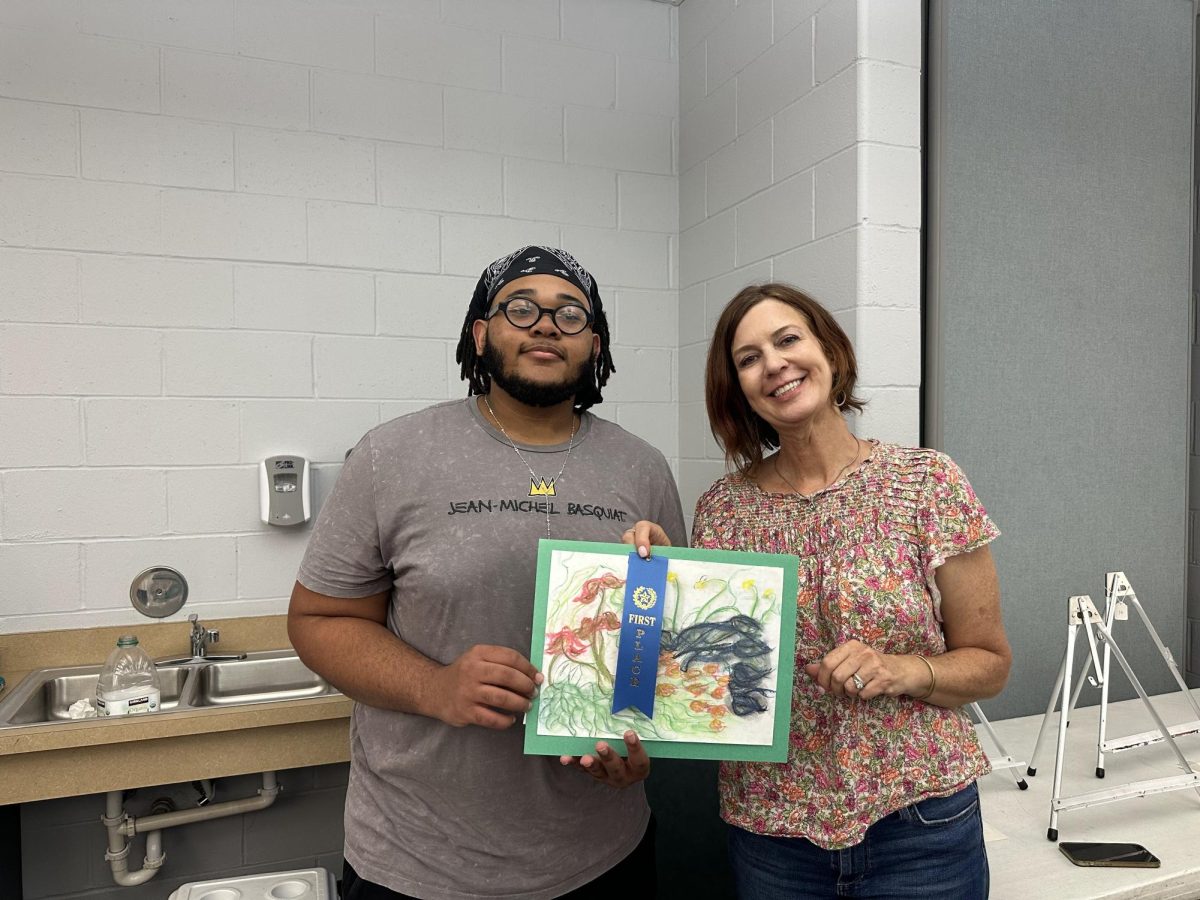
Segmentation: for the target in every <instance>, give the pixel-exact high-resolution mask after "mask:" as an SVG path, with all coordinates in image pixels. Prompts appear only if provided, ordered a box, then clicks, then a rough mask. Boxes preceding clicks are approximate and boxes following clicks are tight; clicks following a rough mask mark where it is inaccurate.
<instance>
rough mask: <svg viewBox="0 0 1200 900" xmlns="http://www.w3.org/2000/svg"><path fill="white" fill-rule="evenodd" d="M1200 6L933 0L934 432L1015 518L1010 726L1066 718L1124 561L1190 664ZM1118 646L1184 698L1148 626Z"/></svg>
mask: <svg viewBox="0 0 1200 900" xmlns="http://www.w3.org/2000/svg"><path fill="white" fill-rule="evenodd" d="M1192 17H1193V8H1192V4H1191V3H1190V2H1185V0H1151V2H1138V3H1129V2H1116V0H1104V2H1096V0H1056V2H1054V3H1046V2H1044V0H954V2H933V3H931V7H930V18H931V23H932V38H931V46H930V53H929V62H930V65H929V68H930V75H929V77H930V79H931V94H930V105H929V117H930V132H931V133H930V141H929V150H930V170H929V178H930V200H931V203H930V209H929V213H930V220H929V223H928V224H929V228H928V247H929V259H928V287H929V291H928V298H927V299H928V304H927V318H928V323H929V342H928V345H927V352H928V357H927V372H926V375H927V389H928V403H927V407H926V422H925V425H926V438H927V442H928V443H930V444H933V445H934V446H939V447H940V448H942V449H945V450H946V451H947V452H948V453H950V455H951V456H953V457H954V458H955V459H956V460H957V461H958V462H959V463H960V464H961V465H962V466H963V468H964V469H965V470H966V472H967V474H968V476H969V477H970V478H971V480H972V483H973V484H974V485H975V488H976V490H977V491H978V493H979V494H980V496H981V497H982V499H983V500H984V502H985V504H986V505H987V506H988V508H989V510H990V511H991V513H992V515H993V517H994V518H995V520H996V522H997V523H998V524H999V526H1000V528H1001V529H1002V530H1003V531H1004V535H1003V537H1002V538H1001V539H1000V540H999V541H997V542H996V544H995V545H994V552H995V555H996V559H997V563H998V565H999V569H1000V574H1001V587H1002V591H1003V595H1004V605H1005V620H1006V624H1007V627H1008V629H1009V634H1010V637H1011V639H1012V643H1013V649H1014V666H1013V675H1012V678H1011V680H1010V682H1009V687H1008V689H1007V690H1006V692H1005V693H1004V694H1003V695H1002V696H1001V697H1000V698H998V699H996V700H994V701H991V702H990V703H989V704H987V706H986V708H987V710H988V712H989V715H993V716H1002V715H1015V714H1027V713H1033V712H1037V711H1039V710H1041V709H1042V708H1043V707H1044V705H1045V702H1046V699H1047V697H1048V694H1049V691H1050V687H1051V685H1052V683H1053V679H1054V674H1055V671H1056V669H1057V666H1058V663H1059V659H1060V657H1061V654H1062V650H1063V645H1064V641H1065V637H1066V619H1065V617H1066V599H1067V597H1068V596H1069V595H1071V594H1077V593H1089V594H1091V595H1092V597H1093V599H1095V600H1096V601H1097V603H1098V604H1100V603H1102V600H1103V588H1104V584H1103V577H1104V573H1105V571H1107V570H1110V569H1124V570H1125V572H1126V573H1127V574H1128V575H1129V577H1130V580H1131V581H1132V583H1133V586H1134V588H1135V589H1136V590H1137V591H1138V596H1139V597H1140V598H1141V600H1142V602H1143V604H1144V605H1145V606H1146V609H1147V611H1148V612H1149V613H1150V615H1151V617H1152V619H1153V620H1154V622H1155V625H1156V627H1157V628H1158V630H1159V633H1160V634H1161V635H1162V637H1163V639H1164V640H1165V641H1166V642H1167V643H1168V646H1170V647H1171V648H1172V649H1173V651H1174V652H1175V653H1176V654H1177V655H1178V656H1179V657H1180V658H1181V659H1182V652H1183V643H1184V641H1183V624H1184V610H1185V602H1186V600H1185V598H1186V571H1187V569H1186V565H1187V518H1186V517H1187V486H1188V447H1189V437H1188V415H1187V409H1188V382H1189V351H1190V335H1189V305H1190V297H1189V286H1190V285H1189V273H1190V266H1191V262H1190V242H1191V218H1190V215H1191V213H1190V210H1191V206H1190V185H1191V177H1192V176H1191V154H1192V115H1191V102H1192V36H1193V31H1192ZM1118 640H1119V641H1120V642H1121V645H1122V647H1123V648H1124V649H1125V650H1126V652H1127V655H1129V656H1130V659H1131V661H1132V663H1133V665H1134V669H1135V670H1136V671H1137V672H1138V673H1139V676H1141V677H1143V678H1144V680H1145V682H1146V683H1147V685H1148V686H1149V687H1150V688H1151V689H1153V690H1169V689H1171V688H1172V687H1173V682H1172V681H1171V679H1170V677H1169V674H1168V673H1167V671H1166V669H1165V667H1164V666H1163V665H1162V662H1161V659H1160V658H1158V657H1157V655H1156V654H1155V653H1154V650H1153V646H1152V644H1151V643H1150V641H1149V640H1148V638H1146V637H1145V632H1144V629H1142V627H1141V625H1140V623H1134V622H1130V623H1127V624H1126V625H1125V626H1124V627H1122V628H1121V629H1120V630H1119V631H1118ZM1114 683H1115V684H1117V685H1119V686H1118V687H1117V688H1116V690H1115V696H1116V697H1117V698H1124V697H1127V696H1133V694H1132V691H1131V690H1130V689H1128V688H1127V686H1126V684H1125V682H1124V679H1123V677H1118V678H1117V679H1116V681H1115V682H1114ZM1095 693H1096V692H1085V694H1084V695H1083V697H1082V698H1081V702H1082V703H1085V704H1086V703H1089V702H1094V699H1095Z"/></svg>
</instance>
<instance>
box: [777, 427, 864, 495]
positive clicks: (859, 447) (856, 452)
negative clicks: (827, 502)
mask: <svg viewBox="0 0 1200 900" xmlns="http://www.w3.org/2000/svg"><path fill="white" fill-rule="evenodd" d="M860 453H862V445H861V444H860V443H859V442H858V438H855V439H854V456H853V458H851V460H850V462H848V463H846V464H845V465H844V466H842V467H841V469H839V470H838V473H837V474H836V475H834V476H833V481H831V482H829V484H827V485H825V487H820V488H817V489H816V490H815V491H813V492H812V493H811V494H806V493H804V491H802V490H800V488H798V487H796V486H795V485H794V484H792V483H791V482H790V481H788V479H787V476H785V475H784V474H783V473H782V472H781V471H779V456H780V454H778V453H776V454H775V456H774V457H773V458H772V459H771V462H772V464H773V467H774V469H775V474H776V475H778V476H779V477H780V479H781V480H782V481H783V483H784V484H786V485H787V486H788V487H790V488H791V489H792V490H793V491H795V492H796V493H797V494H798V495H799V496H800V497H802V498H804V499H805V500H811V499H812V498H813V497H815V496H816V495H817V494H819V493H820V492H821V491H823V490H825V488H827V487H829V486H830V485H834V484H837V481H838V479H839V478H841V477H842V476H843V475H845V474H846V470H847V469H849V468H850V467H851V466H852V465H854V464H855V463H856V462H858V455H859V454H860Z"/></svg>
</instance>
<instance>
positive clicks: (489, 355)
mask: <svg viewBox="0 0 1200 900" xmlns="http://www.w3.org/2000/svg"><path fill="white" fill-rule="evenodd" d="M479 360H480V365H481V366H482V368H483V370H484V371H485V372H487V373H488V375H490V376H491V378H492V382H493V383H494V384H496V385H497V386H499V387H500V388H502V389H503V390H504V392H505V393H506V394H508V395H509V396H510V397H512V398H513V399H514V400H516V401H517V402H518V403H524V404H525V405H526V406H557V405H558V404H560V403H562V402H563V401H564V400H570V399H572V398H573V397H575V396H577V395H578V394H580V393H581V392H582V391H583V390H585V389H586V388H588V387H590V386H591V384H592V361H591V359H586V360H584V361H583V362H581V363H580V364H579V368H578V369H577V370H576V371H575V373H574V377H572V375H571V374H570V373H568V375H567V377H566V378H564V379H563V380H562V381H559V382H556V383H550V384H543V383H542V382H538V381H531V380H530V379H528V378H524V377H522V376H520V375H518V374H517V373H516V372H513V371H506V370H505V368H504V360H503V359H501V358H500V354H499V352H498V351H497V350H496V348H495V347H493V346H492V343H491V342H490V341H488V342H487V343H485V344H484V347H483V355H482V356H481V357H480V358H479Z"/></svg>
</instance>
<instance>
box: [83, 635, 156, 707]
mask: <svg viewBox="0 0 1200 900" xmlns="http://www.w3.org/2000/svg"><path fill="white" fill-rule="evenodd" d="M161 700H162V689H161V686H160V685H159V681H158V670H157V669H155V668H154V661H153V660H152V659H150V657H149V656H147V655H146V651H145V650H143V649H142V648H141V647H139V646H138V639H137V638H136V637H134V636H133V635H132V634H125V635H121V637H120V638H119V639H118V640H117V646H116V649H114V650H113V652H112V653H110V654H108V660H107V661H106V662H105V663H104V668H103V669H101V670H100V680H99V681H98V682H96V713H97V715H99V716H102V717H103V716H134V715H139V714H141V713H152V712H158V709H159V704H160V702H161Z"/></svg>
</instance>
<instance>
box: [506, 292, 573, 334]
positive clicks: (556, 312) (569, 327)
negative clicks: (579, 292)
mask: <svg viewBox="0 0 1200 900" xmlns="http://www.w3.org/2000/svg"><path fill="white" fill-rule="evenodd" d="M498 312H502V313H504V318H506V319H508V321H509V324H510V325H512V326H514V327H515V328H532V327H533V326H534V325H536V324H537V323H538V322H540V321H541V318H542V316H549V317H550V318H551V319H552V320H553V321H554V327H556V328H557V329H558V330H559V331H561V332H562V333H563V334H579V332H581V331H583V329H585V328H587V327H588V326H589V325H591V324H592V314H591V312H589V311H588V309H587V308H586V307H583V306H580V305H579V304H578V303H567V304H565V305H563V306H559V307H557V308H555V309H550V308H549V307H545V306H539V305H538V304H536V303H534V302H533V301H532V300H526V299H525V298H524V297H510V298H509V299H508V300H505V301H503V302H502V303H500V304H499V305H498V306H497V307H496V308H495V309H493V310H492V311H491V312H490V313H488V314H487V315H486V316H484V318H485V319H490V318H492V316H494V315H496V313H498Z"/></svg>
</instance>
